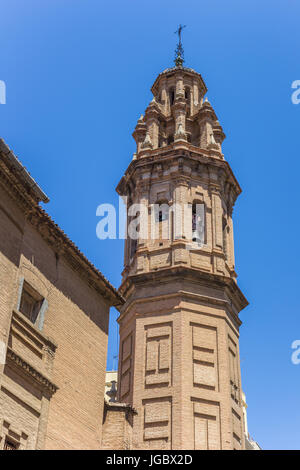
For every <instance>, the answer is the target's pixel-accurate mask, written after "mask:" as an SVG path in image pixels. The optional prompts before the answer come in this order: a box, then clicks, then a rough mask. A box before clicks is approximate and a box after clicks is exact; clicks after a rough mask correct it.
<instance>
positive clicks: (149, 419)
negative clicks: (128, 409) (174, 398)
mask: <svg viewBox="0 0 300 470" xmlns="http://www.w3.org/2000/svg"><path fill="white" fill-rule="evenodd" d="M143 405H144V441H160V440H161V441H164V442H163V444H162V448H166V444H167V445H168V447H169V448H171V397H166V398H151V399H148V400H144V401H143Z"/></svg>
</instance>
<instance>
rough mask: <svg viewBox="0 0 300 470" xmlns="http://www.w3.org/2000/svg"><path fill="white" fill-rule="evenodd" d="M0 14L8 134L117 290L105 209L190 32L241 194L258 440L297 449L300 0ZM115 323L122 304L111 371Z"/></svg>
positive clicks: (2, 131) (3, 122) (22, 7)
mask: <svg viewBox="0 0 300 470" xmlns="http://www.w3.org/2000/svg"><path fill="white" fill-rule="evenodd" d="M0 9H1V10H0V13H1V28H0V44H1V47H0V80H4V81H5V83H6V87H7V104H6V105H0V136H1V137H2V138H4V139H5V141H6V143H7V144H8V145H9V146H10V147H11V148H12V149H13V150H14V152H15V153H16V154H17V155H18V157H19V158H20V159H21V161H22V162H23V164H24V165H25V166H26V167H27V168H28V170H29V171H30V173H31V174H32V175H33V177H34V178H35V179H36V180H37V181H38V182H39V184H40V185H41V186H42V188H43V189H44V191H45V192H46V193H47V194H48V196H49V197H50V200H51V201H50V203H49V204H47V206H46V209H47V211H48V212H49V213H50V215H51V216H52V217H53V218H54V219H55V221H56V222H57V223H58V224H59V225H60V226H61V227H62V228H63V229H64V230H65V231H66V232H67V233H68V235H69V236H70V237H71V238H72V239H73V240H74V242H75V243H76V244H77V245H78V246H79V248H80V249H81V250H82V251H84V252H85V254H86V255H87V256H88V257H89V259H90V260H91V261H92V262H93V263H94V264H95V265H96V266H97V267H99V268H100V270H101V271H102V272H103V273H104V274H105V275H106V276H107V277H108V279H109V280H110V281H111V282H112V283H113V284H114V285H115V286H118V285H119V284H120V279H121V276H120V273H121V271H122V264H123V242H122V241H115V240H113V241H100V240H98V239H97V238H96V232H95V229H96V224H97V218H96V207H97V206H98V205H99V204H101V203H103V202H108V203H112V204H117V202H118V199H117V194H116V193H115V187H116V185H117V183H118V181H119V179H120V178H121V177H122V174H123V172H124V170H125V169H126V167H127V165H128V164H129V162H130V160H131V158H132V153H133V152H134V150H135V145H134V141H133V138H132V137H131V133H132V131H133V129H134V127H135V124H136V120H137V119H138V117H139V116H140V114H141V113H142V112H143V111H144V109H145V108H146V106H147V104H148V103H149V101H150V100H151V93H150V87H151V85H152V83H153V81H154V80H155V78H156V76H157V74H158V73H160V72H161V71H162V70H163V69H165V68H166V67H169V66H172V60H173V55H174V49H175V45H176V37H175V35H174V34H173V32H174V31H175V30H176V27H177V25H178V24H179V23H183V24H186V25H187V28H186V29H185V30H184V48H185V58H186V62H185V65H186V66H190V67H192V68H194V69H195V70H197V71H198V72H199V73H201V74H202V76H203V78H204V80H205V82H206V85H207V88H208V93H207V96H208V98H209V100H210V102H211V103H212V105H213V106H214V108H215V110H216V113H217V115H218V117H219V120H220V122H221V124H222V126H223V128H224V131H225V133H226V135H227V138H226V140H225V142H224V146H223V150H224V153H225V157H226V159H227V160H228V161H229V163H230V165H231V166H232V168H233V171H234V172H235V175H236V177H237V179H238V181H239V182H240V184H241V186H242V188H243V193H242V195H241V196H240V198H239V199H238V201H237V203H236V206H235V210H234V223H235V226H234V228H235V249H236V269H237V272H238V275H239V278H238V281H239V285H240V287H241V289H242V290H243V292H244V293H245V295H246V297H247V298H248V300H249V302H250V305H249V307H247V308H246V309H245V310H244V311H243V312H242V313H241V319H242V321H243V325H242V327H241V340H240V348H241V367H242V381H243V389H244V391H245V393H246V395H247V401H248V421H249V430H250V434H251V435H252V436H253V437H254V438H255V439H256V440H257V441H258V442H259V443H260V445H261V446H262V447H263V448H265V449H280V448H283V449H292V448H298V449H299V443H300V428H299V422H300V407H299V406H298V397H299V388H300V365H298V366H297V365H293V364H292V362H291V353H292V350H291V343H292V342H293V341H294V340H296V339H299V338H300V322H299V297H298V293H299V252H298V245H297V243H298V242H297V240H299V228H300V227H299V225H300V224H299V171H300V158H299V135H300V133H299V123H300V104H299V105H294V104H292V101H291V94H292V89H291V84H292V82H293V81H294V80H297V79H300V71H299V46H300V28H299V15H300V6H299V2H298V1H297V0H273V1H270V0H264V1H261V0H260V1H257V0H251V1H249V0H246V1H243V2H241V1H240V0H236V1H233V0H227V1H226V2H224V0H210V1H209V2H199V0H186V1H185V2H182V0H180V1H179V0H164V1H161V0H160V1H158V0H152V1H151V2H148V1H145V0H118V1H110V2H104V1H101V0H43V2H41V1H40V0H26V1H25V0H9V1H3V0H2V1H0ZM116 318H117V312H116V311H114V310H112V312H111V322H110V339H109V353H108V368H112V367H113V355H114V354H116V353H117V343H118V339H117V326H116V321H115V320H116Z"/></svg>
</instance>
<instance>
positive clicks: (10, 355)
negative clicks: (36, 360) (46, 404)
mask: <svg viewBox="0 0 300 470" xmlns="http://www.w3.org/2000/svg"><path fill="white" fill-rule="evenodd" d="M6 357H7V359H9V360H10V361H11V362H13V363H14V365H15V366H17V367H20V368H21V369H22V370H23V371H24V373H25V374H26V375H27V376H29V377H30V378H31V379H33V380H34V381H35V382H36V383H37V384H38V385H39V386H40V387H42V388H43V389H45V390H47V391H48V392H50V393H51V395H53V394H54V393H55V392H56V391H57V390H58V388H59V387H58V386H57V385H55V384H54V383H53V382H51V381H50V380H49V379H48V378H47V377H45V376H44V375H43V374H41V373H40V372H39V371H38V370H37V369H36V368H35V367H33V366H32V365H31V364H29V363H28V362H27V361H25V360H24V359H23V358H22V357H21V356H19V355H18V354H16V353H15V352H14V351H13V350H12V349H11V348H9V347H8V348H7V353H6Z"/></svg>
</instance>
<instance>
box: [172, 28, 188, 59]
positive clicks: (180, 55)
mask: <svg viewBox="0 0 300 470" xmlns="http://www.w3.org/2000/svg"><path fill="white" fill-rule="evenodd" d="M185 27H186V26H185V25H184V26H182V24H180V25H179V26H178V29H177V31H175V33H174V34H178V44H177V47H176V49H175V60H174V62H175V65H176V67H182V64H183V62H184V58H183V57H184V51H183V47H182V41H181V33H182V30H183V28H185Z"/></svg>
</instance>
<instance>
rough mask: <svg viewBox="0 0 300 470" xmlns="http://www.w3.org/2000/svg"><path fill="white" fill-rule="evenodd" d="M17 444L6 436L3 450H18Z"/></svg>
mask: <svg viewBox="0 0 300 470" xmlns="http://www.w3.org/2000/svg"><path fill="white" fill-rule="evenodd" d="M18 447H19V444H17V443H16V442H13V441H12V440H10V439H8V438H6V439H5V442H4V447H3V450H18Z"/></svg>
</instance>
